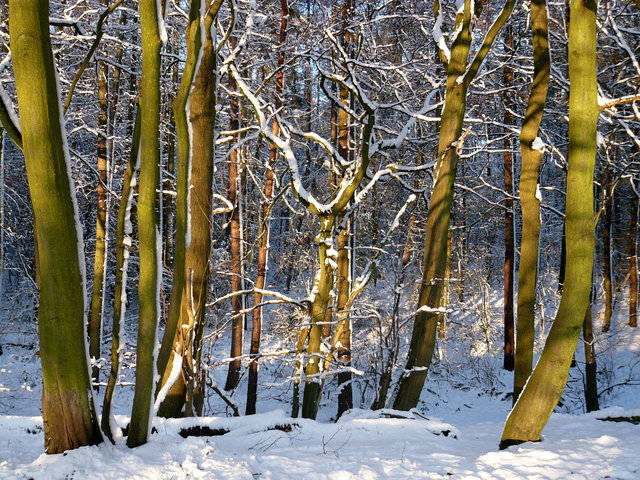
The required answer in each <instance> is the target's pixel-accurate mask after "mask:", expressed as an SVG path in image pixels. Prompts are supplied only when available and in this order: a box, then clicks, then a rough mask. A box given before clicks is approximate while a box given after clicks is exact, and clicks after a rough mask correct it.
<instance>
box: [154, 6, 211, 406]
mask: <svg viewBox="0 0 640 480" xmlns="http://www.w3.org/2000/svg"><path fill="white" fill-rule="evenodd" d="M200 3H201V2H200V0H192V1H191V7H190V10H189V24H188V26H187V40H186V41H187V59H186V63H185V67H184V72H183V74H182V79H181V81H180V87H179V88H178V93H177V94H176V98H175V99H174V101H173V117H174V122H175V125H176V138H177V141H178V163H177V172H176V178H177V183H176V216H175V222H176V237H175V249H174V255H173V277H172V285H171V297H170V298H171V299H170V302H169V313H168V315H167V322H166V325H165V329H164V335H163V337H162V345H161V347H160V353H159V355H158V372H159V373H160V375H161V381H160V383H159V384H158V390H159V389H160V387H161V386H163V385H164V384H165V383H166V382H167V380H168V378H169V375H170V374H171V367H172V363H173V357H174V354H175V350H174V349H175V348H179V347H178V346H177V345H176V340H177V336H178V334H179V332H178V330H179V329H178V326H179V325H180V316H181V304H182V301H181V300H182V294H183V291H184V288H185V283H186V277H185V251H186V244H187V241H186V237H187V216H188V210H189V204H188V196H189V178H188V177H189V161H190V156H191V142H190V138H189V119H188V118H187V103H188V101H189V92H190V91H191V87H192V85H193V80H194V78H195V74H196V67H197V62H198V55H199V52H200V49H201V44H202V42H201V31H200ZM184 392H185V389H184V381H183V380H182V379H179V380H178V381H177V382H176V383H175V384H174V387H172V388H171V390H170V391H169V393H168V394H167V396H166V397H165V400H164V401H163V402H162V404H161V405H160V408H159V409H158V415H160V416H162V417H179V416H181V415H182V407H183V405H184Z"/></svg>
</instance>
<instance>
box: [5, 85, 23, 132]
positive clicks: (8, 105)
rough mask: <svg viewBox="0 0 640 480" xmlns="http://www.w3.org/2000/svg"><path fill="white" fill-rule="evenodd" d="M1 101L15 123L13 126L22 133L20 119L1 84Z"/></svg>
mask: <svg viewBox="0 0 640 480" xmlns="http://www.w3.org/2000/svg"><path fill="white" fill-rule="evenodd" d="M0 101H2V103H4V106H5V108H6V110H7V113H8V114H9V118H10V119H11V122H13V124H14V125H15V127H16V128H17V129H18V131H20V118H19V117H18V115H17V114H16V111H15V110H14V109H13V102H12V101H11V98H10V97H9V94H7V92H6V91H5V89H4V88H3V87H2V84H1V83H0Z"/></svg>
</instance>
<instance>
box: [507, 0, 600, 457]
mask: <svg viewBox="0 0 640 480" xmlns="http://www.w3.org/2000/svg"><path fill="white" fill-rule="evenodd" d="M569 81H570V82H571V91H570V95H569V160H568V165H569V168H568V174H567V196H566V217H565V218H566V219H565V226H566V237H567V271H566V280H565V285H564V289H563V293H562V300H561V301H560V307H559V309H558V313H557V314H556V318H555V321H554V322H553V326H552V327H551V330H550V332H549V335H548V337H547V342H546V344H545V347H544V350H543V352H542V355H541V357H540V360H539V361H538V363H537V365H536V368H535V370H534V371H533V373H532V374H531V377H530V378H529V380H528V382H527V384H526V386H525V388H524V389H523V390H522V393H521V394H520V397H519V398H518V401H517V402H516V404H515V405H514V407H513V410H512V411H511V413H510V414H509V417H508V418H507V422H506V425H505V427H504V431H503V434H502V440H501V443H500V446H501V447H502V448H505V447H507V446H509V445H513V444H518V443H522V442H526V441H537V440H540V434H541V432H542V429H543V428H544V426H545V424H546V423H547V420H548V419H549V416H550V415H551V412H553V409H554V408H555V406H556V405H557V403H558V400H559V399H560V396H561V395H562V392H563V390H564V388H565V385H566V382H567V376H568V373H569V366H570V365H571V359H572V357H573V353H574V351H575V347H576V342H577V340H578V337H579V335H580V329H581V327H582V324H583V321H584V315H585V312H586V310H587V307H588V305H589V292H590V289H591V272H592V268H593V254H594V244H595V240H594V223H593V222H594V220H593V219H594V211H593V171H594V164H595V156H596V148H597V146H596V126H597V122H598V99H597V82H596V2H595V1H594V0H588V1H583V0H572V1H571V17H570V26H569Z"/></svg>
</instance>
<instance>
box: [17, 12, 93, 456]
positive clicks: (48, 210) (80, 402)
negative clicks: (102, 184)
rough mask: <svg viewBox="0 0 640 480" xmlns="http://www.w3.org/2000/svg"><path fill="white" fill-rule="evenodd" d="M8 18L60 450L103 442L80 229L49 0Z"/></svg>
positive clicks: (45, 407) (47, 424) (48, 395)
mask: <svg viewBox="0 0 640 480" xmlns="http://www.w3.org/2000/svg"><path fill="white" fill-rule="evenodd" d="M9 18H10V22H9V35H10V41H11V51H12V53H13V69H14V75H15V81H16V90H17V94H18V105H19V108H20V113H21V126H22V141H23V148H24V157H25V164H26V169H27V178H28V181H29V192H30V195H31V202H32V205H33V212H34V216H35V237H36V238H35V242H36V244H37V245H38V251H39V253H40V255H39V257H38V271H39V275H40V304H39V308H38V330H39V335H40V360H41V362H42V380H43V389H42V417H43V421H44V438H45V450H46V452H47V453H61V452H63V451H65V450H69V449H72V448H76V447H80V446H83V445H91V444H96V443H99V442H101V441H102V435H101V433H100V428H99V425H98V416H97V414H96V408H95V404H94V400H93V395H92V389H91V382H90V377H89V365H88V362H87V360H88V356H87V354H88V346H87V343H86V329H85V328H86V327H85V300H86V299H85V290H84V288H85V287H84V276H85V272H84V268H85V265H84V258H83V254H82V252H83V245H82V232H81V231H80V225H79V223H78V211H77V206H76V203H75V198H74V187H73V184H72V183H71V178H70V172H69V169H70V166H69V158H68V154H67V148H66V138H65V135H64V126H63V119H62V116H61V111H60V103H59V101H60V97H59V95H60V92H59V87H58V84H57V79H56V73H55V65H54V62H53V55H52V52H51V41H50V38H49V5H48V2H46V1H44V0H11V2H9Z"/></svg>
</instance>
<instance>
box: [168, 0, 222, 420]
mask: <svg viewBox="0 0 640 480" xmlns="http://www.w3.org/2000/svg"><path fill="white" fill-rule="evenodd" d="M220 4H221V2H216V3H214V4H213V5H212V6H211V7H210V9H209V10H208V11H207V13H206V15H205V17H204V18H203V19H201V18H200V1H198V0H194V1H193V2H192V4H191V14H192V18H194V20H195V21H197V23H191V26H190V30H189V38H191V39H195V43H193V44H192V45H190V48H194V50H195V51H194V53H195V56H196V58H197V60H198V61H197V63H196V65H198V69H197V71H196V72H195V81H193V78H194V77H193V74H192V73H191V72H187V73H188V76H187V77H183V82H184V83H183V85H187V86H188V87H189V88H187V89H186V91H187V92H190V93H189V96H188V103H186V104H182V105H180V103H179V102H176V103H175V105H176V107H178V106H180V107H181V108H182V109H181V110H178V109H177V108H176V109H175V110H174V112H175V115H176V124H177V123H178V120H177V119H178V116H182V115H184V116H186V114H187V112H188V113H189V118H188V119H186V120H187V121H188V122H189V124H190V125H191V128H190V132H191V134H190V136H189V137H187V139H186V142H180V146H181V147H182V148H185V147H186V148H187V152H183V151H181V152H179V156H180V162H183V161H186V162H185V163H187V166H186V169H183V168H181V173H182V174H184V175H185V177H184V178H182V177H180V178H178V182H180V183H181V184H182V183H186V184H187V188H186V189H184V190H182V191H186V192H187V198H186V201H185V199H179V203H180V205H182V206H186V212H184V213H186V215H185V219H186V232H188V233H187V234H186V237H184V239H183V241H181V242H180V246H181V248H185V252H184V262H185V263H184V272H183V274H182V279H183V283H182V293H181V294H180V296H179V301H180V309H179V318H178V321H177V325H178V328H177V329H176V330H174V331H173V332H171V333H172V334H173V341H172V346H173V348H172V350H171V354H170V358H169V361H168V362H167V364H166V365H165V369H164V370H163V371H162V382H161V383H162V387H163V389H166V388H169V385H167V382H170V381H172V382H173V385H172V386H171V388H170V390H169V392H168V395H167V396H166V397H165V401H164V402H162V403H161V406H160V409H159V413H160V414H161V415H163V416H173V417H176V416H180V415H181V412H182V409H183V406H185V414H186V415H193V414H194V413H197V414H200V413H201V412H200V411H199V409H200V406H201V405H202V395H203V392H202V389H201V382H202V380H203V378H202V375H201V372H200V358H201V348H202V332H203V329H204V321H205V303H206V299H207V292H208V286H209V257H210V254H211V225H212V218H211V215H212V203H213V190H212V184H213V153H214V152H213V141H214V138H213V134H214V125H215V87H216V76H215V71H216V65H215V52H214V47H213V40H212V37H211V25H212V24H213V20H214V18H215V16H216V15H217V12H218V9H219V7H220ZM202 32H204V42H203V43H202V44H200V38H201V34H202ZM192 82H193V83H192ZM181 87H182V85H181ZM185 107H186V109H185ZM181 165H182V163H181ZM177 246H178V242H176V247H177ZM172 301H174V299H173V298H172ZM177 356H179V357H177ZM177 368H181V370H182V374H181V375H179V376H178V375H177V374H178V372H177V371H174V369H177ZM172 375H175V377H174V378H175V380H174V379H172V378H171V377H172ZM176 377H177V378H176Z"/></svg>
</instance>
